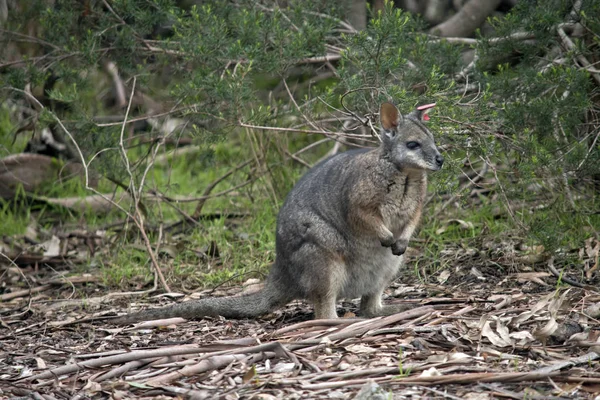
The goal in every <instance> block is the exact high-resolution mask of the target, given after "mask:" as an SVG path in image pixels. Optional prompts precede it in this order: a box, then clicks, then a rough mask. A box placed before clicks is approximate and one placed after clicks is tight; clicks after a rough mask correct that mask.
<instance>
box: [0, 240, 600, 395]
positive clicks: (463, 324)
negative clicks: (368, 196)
mask: <svg viewBox="0 0 600 400" xmlns="http://www.w3.org/2000/svg"><path fill="white" fill-rule="evenodd" d="M596 245H597V244H596ZM593 248H594V243H591V242H590V249H593ZM596 249H597V247H596ZM448 254H449V255H448V257H451V258H452V260H453V261H452V262H451V263H447V265H451V267H446V268H443V269H440V270H439V271H437V272H436V274H435V275H434V276H428V277H423V276H420V277H419V278H417V274H415V273H414V271H415V270H417V269H416V268H414V265H415V260H417V259H418V257H419V255H418V254H416V253H413V255H412V257H411V259H410V260H409V262H408V263H407V266H406V270H405V271H404V272H403V274H402V276H401V277H399V279H398V280H396V281H395V282H394V283H393V284H392V285H391V286H390V288H389V290H387V292H386V298H385V302H387V303H394V302H395V303H398V302H400V303H406V304H409V305H411V308H410V309H409V311H406V312H404V313H400V314H396V315H392V316H389V317H383V318H374V319H369V320H363V319H360V318H357V317H356V315H355V314H354V312H355V311H356V309H357V304H356V303H357V301H356V300H348V301H344V302H341V303H339V308H338V311H339V315H340V316H343V318H340V319H337V320H320V321H315V320H312V310H311V307H310V306H309V305H307V304H306V303H304V302H294V303H291V304H289V305H288V306H287V307H286V308H285V309H282V310H279V311H277V312H275V313H273V314H270V315H267V316H264V317H262V318H260V319H258V320H239V321H238V320H225V319H221V318H214V319H204V320H201V321H184V320H181V319H174V320H163V321H158V322H152V323H142V324H138V325H136V326H125V327H123V326H114V325H111V324H110V319H109V318H110V316H114V315H117V314H123V313H125V312H127V311H132V310H137V309H140V308H145V307H157V306H163V305H167V304H170V303H173V302H175V301H184V300H190V299H193V298H198V297H200V296H206V295H209V294H210V295H224V294H235V293H239V292H240V289H239V288H227V289H222V290H219V291H217V292H210V293H209V292H208V291H206V292H202V293H190V294H188V295H185V296H183V295H182V296H174V295H164V294H163V295H156V294H151V295H150V296H139V295H133V294H126V293H109V291H108V290H107V289H106V288H105V287H103V286H102V284H101V281H100V280H99V278H98V277H96V276H93V275H87V274H81V275H75V276H71V277H70V278H59V277H58V276H61V271H64V270H66V269H69V268H70V263H69V261H68V260H66V259H64V258H62V259H60V260H59V259H51V258H47V259H45V260H44V259H40V260H33V261H32V260H31V259H27V257H25V256H23V257H21V259H15V263H13V264H6V265H4V266H3V267H2V269H1V271H2V278H1V282H2V290H3V292H2V294H1V296H2V297H1V300H2V302H1V303H0V307H1V309H0V313H1V314H0V322H1V327H0V398H33V399H62V398H71V399H86V398H94V399H100V398H115V399H126V398H150V397H152V398H191V399H238V398H243V399H275V398H285V399H300V398H303V399H304V398H306V399H322V398H323V399H324V398H328V399H425V398H427V399H573V398H581V399H598V398H600V363H599V361H598V360H599V359H600V340H599V339H598V337H599V336H600V324H598V318H599V317H600V290H597V289H596V288H599V287H600V285H598V283H599V281H598V277H597V274H595V272H594V271H593V269H594V268H596V267H597V263H598V258H597V251H596V253H594V252H593V251H589V252H588V253H586V252H585V251H583V253H582V255H581V257H580V259H581V260H580V261H581V263H583V264H585V265H586V266H587V267H589V268H588V270H592V272H591V273H590V274H589V278H590V279H591V280H587V281H586V282H585V285H581V286H583V287H575V286H573V285H567V284H565V283H564V282H565V281H567V280H568V277H569V276H570V277H573V278H579V280H580V281H581V267H580V266H579V267H576V266H571V267H569V266H557V268H560V270H561V272H563V273H564V275H562V276H561V277H560V278H556V277H555V276H554V275H552V274H551V273H549V272H548V268H547V266H548V264H549V263H552V262H553V260H552V259H550V260H548V259H543V258H538V259H536V260H534V262H533V263H529V264H528V263H526V261H527V260H526V259H524V258H519V257H523V256H515V257H512V258H511V260H508V259H507V257H506V253H503V255H498V256H487V257H482V256H481V254H472V253H470V252H468V251H462V252H449V253H448ZM519 262H520V263H519ZM594 263H595V264H594ZM413 268H414V269H413ZM577 271H579V272H578V273H577ZM23 274H24V275H27V276H28V277H31V276H36V277H37V280H36V281H35V284H36V285H37V286H35V285H33V286H30V287H29V288H26V289H22V287H20V286H19V284H18V283H19V282H22V279H20V278H21V277H22V276H23ZM558 279H560V282H558Z"/></svg>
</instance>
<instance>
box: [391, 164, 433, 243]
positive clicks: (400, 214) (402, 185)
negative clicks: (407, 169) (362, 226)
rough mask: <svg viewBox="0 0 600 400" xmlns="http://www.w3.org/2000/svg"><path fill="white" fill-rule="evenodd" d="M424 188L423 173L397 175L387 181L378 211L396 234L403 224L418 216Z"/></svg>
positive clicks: (422, 201)
mask: <svg viewBox="0 0 600 400" xmlns="http://www.w3.org/2000/svg"><path fill="white" fill-rule="evenodd" d="M426 189H427V177H426V175H424V174H423V175H417V176H398V177H395V179H393V180H391V181H390V182H389V183H388V186H387V190H386V193H385V195H384V198H383V202H382V204H381V207H380V211H381V214H382V216H383V218H384V220H386V221H385V222H386V223H387V224H388V225H389V227H390V228H391V231H392V232H394V233H395V234H398V233H399V231H401V230H402V229H403V228H404V226H405V225H407V224H409V223H410V222H411V221H413V220H415V219H418V218H419V217H420V215H421V208H422V205H423V203H424V201H425V195H426Z"/></svg>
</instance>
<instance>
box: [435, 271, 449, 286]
mask: <svg viewBox="0 0 600 400" xmlns="http://www.w3.org/2000/svg"><path fill="white" fill-rule="evenodd" d="M448 278H450V271H448V270H447V269H445V270H443V271H442V272H441V273H440V275H439V276H438V277H437V281H438V282H439V284H440V285H443V284H444V283H446V281H447V280H448Z"/></svg>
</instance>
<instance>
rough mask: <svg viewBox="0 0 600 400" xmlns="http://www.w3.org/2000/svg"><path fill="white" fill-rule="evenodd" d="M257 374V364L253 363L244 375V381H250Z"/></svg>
mask: <svg viewBox="0 0 600 400" xmlns="http://www.w3.org/2000/svg"><path fill="white" fill-rule="evenodd" d="M255 376H256V365H253V366H252V367H250V368H249V369H248V371H246V372H245V373H244V375H243V376H242V382H244V383H248V382H250V381H251V380H252V379H253V378H254V377H255Z"/></svg>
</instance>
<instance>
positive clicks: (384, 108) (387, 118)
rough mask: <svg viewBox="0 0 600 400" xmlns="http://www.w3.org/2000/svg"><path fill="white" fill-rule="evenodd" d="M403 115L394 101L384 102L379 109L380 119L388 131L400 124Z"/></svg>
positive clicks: (382, 125)
mask: <svg viewBox="0 0 600 400" xmlns="http://www.w3.org/2000/svg"><path fill="white" fill-rule="evenodd" d="M401 118H402V115H401V114H400V111H398V109H397V108H396V106H395V105H393V104H392V103H383V104H382V105H381V109H380V110H379V120H380V121H381V127H382V128H383V129H385V130H386V131H389V130H392V129H394V128H395V127H397V126H398V124H399V123H400V119H401Z"/></svg>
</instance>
